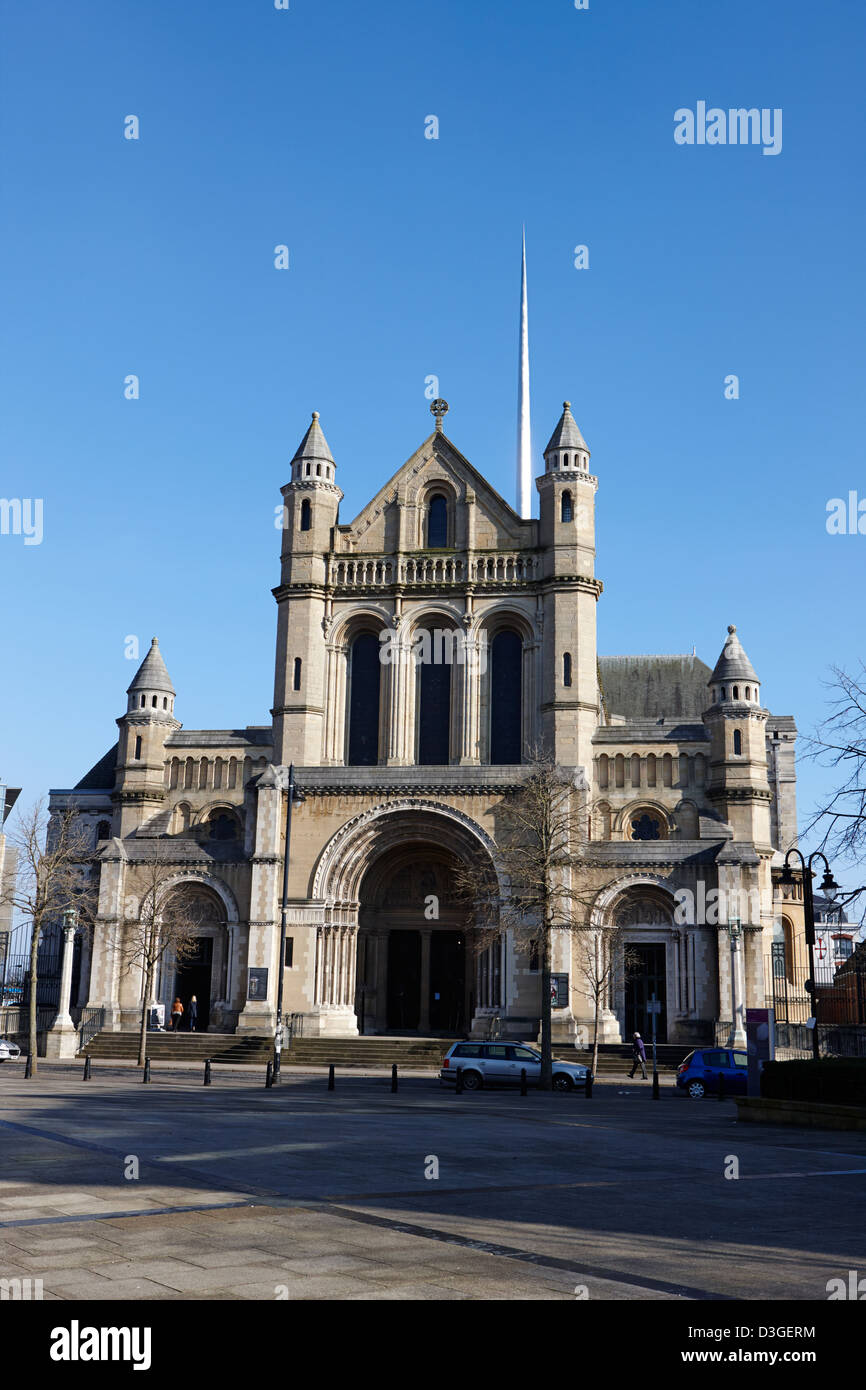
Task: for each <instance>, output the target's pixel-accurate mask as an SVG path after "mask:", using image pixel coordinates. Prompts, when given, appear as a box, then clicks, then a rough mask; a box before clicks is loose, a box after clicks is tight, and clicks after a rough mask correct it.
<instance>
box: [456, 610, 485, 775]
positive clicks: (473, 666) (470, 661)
mask: <svg viewBox="0 0 866 1390" xmlns="http://www.w3.org/2000/svg"><path fill="white" fill-rule="evenodd" d="M460 650H461V654H462V657H463V660H462V662H461V663H460V665H459V666H458V670H459V672H460V725H459V727H460V741H459V760H460V763H461V765H466V764H470V765H474V766H477V765H478V764H479V763H480V761H481V757H480V737H481V643H480V641H479V639H478V638H473V637H470V636H469V634H468V633H465V634H464V636H463V637H462V639H461V647H460Z"/></svg>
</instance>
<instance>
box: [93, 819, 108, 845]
mask: <svg viewBox="0 0 866 1390" xmlns="http://www.w3.org/2000/svg"><path fill="white" fill-rule="evenodd" d="M110 835H111V826H110V825H109V823H108V821H107V820H101V821H100V822H99V824H98V825H97V827H96V842H97V844H98V843H99V841H100V840H107V839H108V838H109V837H110Z"/></svg>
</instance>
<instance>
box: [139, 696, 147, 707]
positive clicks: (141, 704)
mask: <svg viewBox="0 0 866 1390" xmlns="http://www.w3.org/2000/svg"><path fill="white" fill-rule="evenodd" d="M146 699H147V696H146V695H142V697H141V699H140V700H139V702H138V707H139V709H144V702H145V700H146Z"/></svg>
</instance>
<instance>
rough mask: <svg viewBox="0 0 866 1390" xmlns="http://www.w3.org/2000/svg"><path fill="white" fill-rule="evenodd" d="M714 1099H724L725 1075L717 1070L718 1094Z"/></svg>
mask: <svg viewBox="0 0 866 1390" xmlns="http://www.w3.org/2000/svg"><path fill="white" fill-rule="evenodd" d="M716 1099H717V1100H724V1099H725V1077H724V1074H723V1073H722V1072H719V1094H718V1096H717V1097H716Z"/></svg>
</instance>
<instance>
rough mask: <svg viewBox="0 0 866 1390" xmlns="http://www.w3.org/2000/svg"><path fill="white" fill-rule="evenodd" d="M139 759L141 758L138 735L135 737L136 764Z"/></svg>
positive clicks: (139, 735)
mask: <svg viewBox="0 0 866 1390" xmlns="http://www.w3.org/2000/svg"><path fill="white" fill-rule="evenodd" d="M140 757H141V734H138V735H137V736H136V740H135V761H136V762H138V760H139V758H140Z"/></svg>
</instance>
